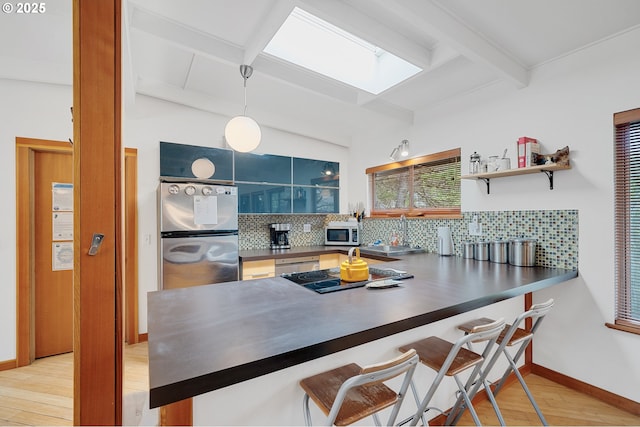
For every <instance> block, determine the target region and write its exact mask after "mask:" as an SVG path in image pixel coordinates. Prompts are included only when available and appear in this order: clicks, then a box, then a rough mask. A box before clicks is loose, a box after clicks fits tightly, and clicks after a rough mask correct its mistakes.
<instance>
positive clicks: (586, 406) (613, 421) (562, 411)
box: [458, 374, 640, 426]
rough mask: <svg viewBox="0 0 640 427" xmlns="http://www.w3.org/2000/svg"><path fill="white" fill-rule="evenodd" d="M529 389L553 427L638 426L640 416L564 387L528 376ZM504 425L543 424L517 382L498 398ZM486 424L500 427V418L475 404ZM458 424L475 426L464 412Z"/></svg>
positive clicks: (490, 409) (487, 407)
mask: <svg viewBox="0 0 640 427" xmlns="http://www.w3.org/2000/svg"><path fill="white" fill-rule="evenodd" d="M525 381H526V383H527V386H528V387H529V389H530V390H531V393H532V394H533V397H534V399H535V400H536V402H538V406H539V407H540V409H541V410H542V414H543V415H544V417H545V418H546V420H547V423H548V424H549V425H552V426H594V425H597V426H606V425H616V426H638V425H640V417H638V416H635V415H633V414H630V413H628V412H625V411H621V410H620V409H617V408H615V407H613V406H611V405H608V404H606V403H603V402H601V401H600V400H597V399H595V398H593V397H591V396H588V395H586V394H583V393H580V392H577V391H574V390H572V389H570V388H567V387H565V386H563V385H560V384H558V383H555V382H553V381H550V380H547V379H545V378H542V377H539V376H537V375H533V374H529V375H527V376H526V377H525ZM496 400H497V401H498V407H499V408H500V412H501V413H502V416H503V417H504V420H505V423H506V424H507V425H510V426H539V425H542V423H541V422H540V419H539V418H538V416H537V415H536V413H535V411H534V409H533V407H532V406H531V403H530V402H529V399H528V398H527V395H526V394H525V392H524V390H522V387H521V386H520V383H519V382H517V381H514V382H512V383H511V384H509V386H507V387H506V388H505V389H504V390H502V391H501V392H500V393H498V396H497V397H496ZM474 407H475V408H476V411H477V412H478V416H479V418H480V421H481V422H482V424H484V425H498V418H497V417H496V415H495V412H494V411H493V407H492V406H491V404H490V403H489V401H484V402H481V403H480V404H478V405H474ZM458 425H465V426H468V425H475V424H474V423H473V419H472V418H471V415H469V412H468V411H467V412H465V414H464V415H463V417H462V418H461V419H460V422H459V423H458Z"/></svg>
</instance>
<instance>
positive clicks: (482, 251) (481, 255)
mask: <svg viewBox="0 0 640 427" xmlns="http://www.w3.org/2000/svg"><path fill="white" fill-rule="evenodd" d="M473 257H474V258H475V259H477V260H478V261H487V260H488V259H489V242H477V243H476V244H475V248H474V250H473Z"/></svg>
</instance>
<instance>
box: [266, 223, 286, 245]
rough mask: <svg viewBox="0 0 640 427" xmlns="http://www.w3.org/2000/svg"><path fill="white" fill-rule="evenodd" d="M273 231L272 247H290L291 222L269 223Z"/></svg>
mask: <svg viewBox="0 0 640 427" xmlns="http://www.w3.org/2000/svg"><path fill="white" fill-rule="evenodd" d="M269 230H270V232H271V245H270V247H271V249H289V248H290V247H291V245H290V244H289V231H291V224H269Z"/></svg>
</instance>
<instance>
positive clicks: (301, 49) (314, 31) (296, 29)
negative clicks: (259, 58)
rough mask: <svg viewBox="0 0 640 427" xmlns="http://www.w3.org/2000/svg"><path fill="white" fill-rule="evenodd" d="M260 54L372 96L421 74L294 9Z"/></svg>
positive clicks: (376, 49)
mask: <svg viewBox="0 0 640 427" xmlns="http://www.w3.org/2000/svg"><path fill="white" fill-rule="evenodd" d="M264 52H265V53H268V54H270V55H273V56H276V57H278V58H280V59H283V60H285V61H288V62H292V63H294V64H296V65H299V66H301V67H304V68H307V69H309V70H312V71H315V72H317V73H320V74H323V75H325V76H327V77H330V78H332V79H335V80H339V81H341V82H343V83H346V84H348V85H351V86H355V87H357V88H359V89H362V90H364V91H367V92H369V93H372V94H374V95H377V94H379V93H381V92H383V91H385V90H387V89H388V88H390V87H392V86H395V85H396V84H398V83H400V82H402V81H404V80H406V79H408V78H409V77H411V76H413V75H415V74H417V73H419V72H420V71H422V69H421V68H419V67H416V66H415V65H413V64H410V63H409V62H407V61H405V60H404V59H402V58H399V57H397V56H395V55H393V54H391V53H389V52H386V51H385V50H383V49H381V48H379V47H377V46H374V45H373V44H371V43H369V42H367V41H366V40H363V39H361V38H359V37H356V36H354V35H353V34H351V33H348V32H346V31H344V30H342V29H341V28H338V27H336V26H335V25H332V24H330V23H328V22H326V21H323V20H322V19H320V18H318V17H316V16H314V15H311V14H310V13H308V12H305V11H304V10H302V9H300V8H297V7H296V8H294V9H293V11H292V12H291V14H290V15H289V17H288V18H287V19H286V21H285V22H284V23H283V24H282V26H281V27H280V29H279V30H278V32H277V33H276V34H275V35H274V36H273V38H272V39H271V41H270V42H269V44H268V45H267V47H265V49H264Z"/></svg>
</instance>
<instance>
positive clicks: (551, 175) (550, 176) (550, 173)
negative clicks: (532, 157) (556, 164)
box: [542, 169, 553, 190]
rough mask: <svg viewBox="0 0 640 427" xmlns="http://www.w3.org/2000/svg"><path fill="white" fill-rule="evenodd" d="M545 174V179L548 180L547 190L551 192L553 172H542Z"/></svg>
mask: <svg viewBox="0 0 640 427" xmlns="http://www.w3.org/2000/svg"><path fill="white" fill-rule="evenodd" d="M542 172H544V173H545V174H547V178H549V190H553V171H548V170H544V169H543V170H542Z"/></svg>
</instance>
